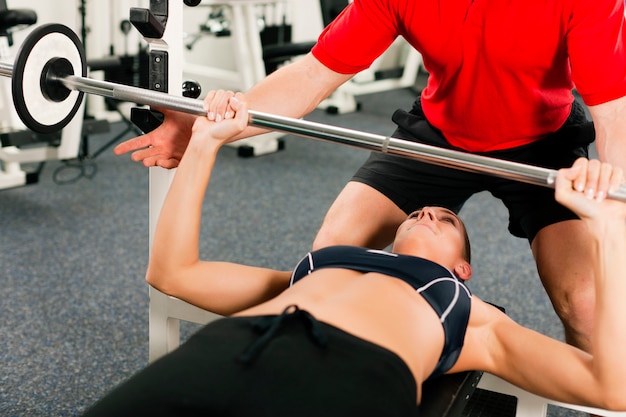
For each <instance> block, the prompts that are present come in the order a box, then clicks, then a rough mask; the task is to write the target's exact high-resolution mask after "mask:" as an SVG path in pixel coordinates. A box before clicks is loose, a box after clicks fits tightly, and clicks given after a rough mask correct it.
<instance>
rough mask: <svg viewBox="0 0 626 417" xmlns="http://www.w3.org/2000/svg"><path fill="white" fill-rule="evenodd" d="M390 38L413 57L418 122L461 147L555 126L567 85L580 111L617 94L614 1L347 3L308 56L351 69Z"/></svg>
mask: <svg viewBox="0 0 626 417" xmlns="http://www.w3.org/2000/svg"><path fill="white" fill-rule="evenodd" d="M397 36H402V37H404V38H405V39H406V40H407V41H408V42H409V43H410V44H411V45H412V46H413V47H415V48H416V49H417V50H418V51H419V52H420V53H421V54H422V58H423V61H424V67H425V68H426V70H427V71H428V73H429V78H428V84H427V86H426V88H425V89H424V90H423V92H422V106H423V109H424V113H425V114H426V116H427V118H428V120H429V121H430V122H431V123H432V124H433V125H434V126H435V127H437V128H439V129H440V130H441V131H442V132H443V134H444V135H445V137H446V138H447V140H448V141H449V142H450V143H451V144H452V145H455V146H458V147H461V148H464V149H466V150H469V151H473V152H480V151H492V150H498V149H507V148H512V147H516V146H521V145H524V144H527V143H530V142H533V141H535V140H537V139H540V138H541V137H542V136H543V135H545V134H547V133H550V132H553V131H555V130H557V129H558V128H559V127H560V126H561V125H562V124H563V122H564V121H565V119H566V118H567V116H568V114H569V112H570V109H571V103H572V101H573V95H572V89H573V88H574V86H576V89H577V91H578V92H579V93H580V94H581V96H582V98H583V100H584V101H585V103H586V104H588V105H595V104H601V103H604V102H607V101H610V100H613V99H616V98H619V97H623V96H626V31H625V27H624V0H509V1H501V0H473V1H472V0H354V1H353V3H351V4H350V5H349V6H348V7H347V8H346V9H345V10H344V11H343V13H342V14H341V15H340V16H339V17H338V18H337V19H336V20H335V21H334V22H333V23H331V24H330V25H329V26H328V27H327V28H325V29H324V31H323V32H322V34H321V35H320V37H319V41H318V43H317V45H316V46H315V47H314V49H313V54H314V55H315V57H316V58H317V59H318V60H319V61H320V62H322V63H323V64H324V65H326V66H327V67H328V68H330V69H331V70H334V71H336V72H340V73H344V74H352V73H357V72H359V71H361V70H364V69H366V68H368V67H369V66H370V65H371V63H372V62H373V61H374V60H375V59H376V58H377V57H378V56H379V55H380V54H382V53H383V52H384V51H385V49H387V48H388V47H389V45H390V44H391V43H392V42H393V40H394V39H395V38H396V37H397Z"/></svg>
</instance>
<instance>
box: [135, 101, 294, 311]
mask: <svg viewBox="0 0 626 417" xmlns="http://www.w3.org/2000/svg"><path fill="white" fill-rule="evenodd" d="M242 98H243V96H241V95H238V96H237V98H235V99H233V100H231V101H232V103H231V106H233V108H234V109H236V116H235V118H234V119H228V120H223V121H221V122H219V123H215V122H211V121H209V120H208V119H207V118H204V117H200V118H198V119H197V120H196V121H195V123H194V125H193V129H192V135H191V139H190V141H189V146H188V147H187V150H186V151H185V154H184V156H183V158H182V160H181V163H180V165H179V167H178V170H177V172H176V174H175V176H174V180H173V182H172V184H171V186H170V189H169V191H168V194H167V197H166V199H165V202H164V204H163V207H162V209H161V214H160V216H159V220H158V223H157V227H156V231H155V235H154V241H153V244H152V250H151V254H150V261H149V265H148V271H147V273H146V280H147V281H148V283H149V284H150V285H152V286H154V287H155V288H157V289H159V290H161V291H163V292H165V293H166V294H169V295H173V296H175V297H178V298H181V299H183V300H185V301H188V302H190V303H192V304H195V305H197V306H199V307H202V308H205V309H207V310H211V311H213V312H216V313H219V314H232V313H234V312H236V311H239V310H242V309H244V308H246V307H249V306H252V305H255V304H258V303H260V302H262V301H265V300H267V299H269V298H272V297H273V296H275V295H276V294H278V293H280V292H281V291H282V290H283V289H285V288H286V287H287V285H288V282H289V277H290V273H289V272H280V271H274V270H269V269H264V268H255V267H249V266H244V265H238V264H231V263H224V262H203V261H200V259H199V253H198V252H199V249H198V242H199V239H200V220H201V214H202V202H203V200H204V196H205V191H206V188H207V186H208V184H209V180H210V177H211V171H212V169H213V166H214V163H215V159H216V157H217V153H218V151H219V149H220V148H221V146H222V145H223V144H225V143H227V142H229V141H230V140H231V139H232V138H233V137H234V136H235V135H237V134H239V133H240V132H241V131H242V130H243V129H245V127H246V126H247V121H248V114H247V105H246V104H245V103H244V102H243V101H242Z"/></svg>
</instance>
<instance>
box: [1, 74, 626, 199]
mask: <svg viewBox="0 0 626 417" xmlns="http://www.w3.org/2000/svg"><path fill="white" fill-rule="evenodd" d="M0 75H2V76H8V77H11V76H12V75H13V67H12V66H11V65H10V64H5V63H0ZM51 81H55V80H51ZM56 81H58V82H60V83H62V84H63V85H64V86H65V87H66V88H68V89H69V90H76V91H81V92H84V93H87V94H95V95H99V96H103V97H108V98H112V99H115V100H120V101H128V102H134V103H138V104H143V105H147V106H152V107H155V108H162V109H168V110H174V111H179V112H184V113H189V114H193V115H197V116H206V115H207V112H206V110H205V109H204V107H203V103H202V101H201V100H197V99H192V98H188V97H181V96H174V95H170V94H167V93H163V92H159V91H153V90H147V89H144V88H139V87H133V86H127V85H122V84H117V83H112V82H108V81H101V80H95V79H90V78H87V77H81V76H76V75H65V76H59V77H58V79H57V80H56ZM248 123H249V125H251V126H256V127H261V128H266V129H269V130H275V131H280V132H284V133H291V134H295V135H299V136H304V137H307V138H313V139H318V140H322V141H326V142H333V143H339V144H342V145H348V146H352V147H355V148H359V149H364V150H369V151H374V152H380V153H387V154H391V155H396V156H401V157H404V158H409V159H414V160H417V161H421V162H426V163H429V164H433V165H439V166H444V167H449V168H454V169H459V170H463V171H469V172H474V173H481V174H487V175H491V176H497V177H500V178H505V179H509V180H514V181H520V182H524V183H529V184H533V185H538V186H543V187H548V188H554V181H555V178H556V172H557V171H556V170H554V169H549V168H543V167H537V166H532V165H527V164H522V163H518V162H512V161H505V160H501V159H497V158H491V157H486V156H481V155H475V154H471V153H466V152H461V151H456V150H451V149H444V148H439V147H436V146H431V145H425V144H422V143H416V142H412V141H409V140H405V139H398V138H393V137H389V136H384V135H378V134H373V133H368V132H362V131H359V130H354V129H347V128H342V127H337V126H332V125H327V124H322V123H317V122H312V121H307V120H302V119H295V118H290V117H284V116H278V115H273V114H269V113H263V112H259V111H255V110H250V111H249V121H248ZM608 197H609V198H612V199H616V200H621V201H626V187H625V186H621V187H620V188H619V189H618V190H616V191H614V192H611V193H610V194H609V196H608Z"/></svg>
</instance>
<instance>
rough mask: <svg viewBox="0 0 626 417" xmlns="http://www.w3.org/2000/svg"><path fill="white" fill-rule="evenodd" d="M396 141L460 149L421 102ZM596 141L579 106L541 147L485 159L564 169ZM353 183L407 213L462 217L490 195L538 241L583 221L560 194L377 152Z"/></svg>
mask: <svg viewBox="0 0 626 417" xmlns="http://www.w3.org/2000/svg"><path fill="white" fill-rule="evenodd" d="M393 121H394V122H395V123H396V124H397V125H398V129H397V130H396V131H395V133H394V134H393V137H397V138H401V139H406V140H411V141H415V142H420V143H425V144H428V145H434V146H439V147H442V148H448V149H454V150H460V151H462V149H459V148H456V147H453V146H451V145H450V144H448V142H447V141H446V140H445V138H444V137H443V135H442V134H441V131H439V130H438V129H436V128H435V127H433V126H432V125H431V124H430V123H429V122H428V121H427V120H426V117H425V116H424V113H423V112H422V109H421V105H420V100H419V98H418V99H417V100H416V102H415V104H414V105H413V109H411V111H410V112H406V111H403V110H397V111H396V112H395V113H394V115H393ZM594 140H595V131H594V127H593V123H592V122H590V121H588V120H587V118H586V116H585V112H584V109H583V107H582V106H581V105H580V104H579V103H577V102H574V106H573V107H572V112H571V114H570V116H569V118H568V119H567V120H566V122H565V123H564V124H563V126H562V127H561V128H560V129H559V130H558V131H556V132H554V133H552V134H550V135H549V136H547V137H546V138H544V139H542V140H539V141H537V142H535V143H532V144H529V145H525V146H521V147H517V148H513V149H507V150H501V151H494V152H485V153H478V154H479V155H484V156H489V157H494V158H498V159H503V160H509V161H515V162H521V163H524V164H529V165H535V166H540V167H546V168H552V169H558V168H563V167H569V166H571V165H572V164H573V163H574V161H575V160H576V159H578V158H579V157H588V149H589V145H590V144H591V143H592V142H593V141H594ZM352 180H353V181H358V182H361V183H364V184H367V185H369V186H371V187H373V188H374V189H376V190H378V191H380V192H381V193H383V194H384V195H385V196H387V197H388V198H389V199H391V200H392V201H393V202H394V203H395V204H396V205H397V206H398V207H400V208H401V209H402V210H404V211H405V212H406V213H407V214H408V213H411V212H413V211H414V210H416V209H418V208H420V207H424V206H442V207H447V208H449V209H451V210H454V211H455V212H457V213H458V212H459V211H460V210H461V208H462V207H463V204H465V202H466V201H467V199H468V198H469V197H471V196H472V195H473V194H475V193H478V192H481V191H489V192H490V193H491V194H492V195H493V196H495V197H496V198H499V199H501V200H502V202H503V203H504V205H505V206H506V207H507V209H508V210H509V231H510V232H511V233H512V234H513V235H514V236H517V237H525V238H527V239H528V240H529V241H531V242H532V240H533V239H534V237H535V235H536V234H537V232H538V231H539V230H541V229H542V228H543V227H545V226H548V225H550V224H553V223H557V222H559V221H563V220H571V219H576V218H577V216H576V215H575V214H574V213H572V212H571V211H570V210H568V209H566V208H565V207H563V206H561V205H560V204H559V203H557V202H556V201H555V199H554V191H553V190H551V189H549V188H546V187H541V186H536V185H531V184H526V183H522V182H517V181H512V180H506V179H502V178H499V177H494V176H489V175H485V174H476V173H471V172H466V171H461V170H457V169H452V168H446V167H440V166H436V165H432V164H427V163H424V162H419V161H416V160H412V159H408V158H404V157H399V156H394V155H388V154H382V153H372V154H371V155H370V157H369V159H368V160H367V161H366V162H365V163H364V164H363V166H362V167H361V168H360V169H359V170H358V171H357V172H356V174H355V175H354V177H353V178H352Z"/></svg>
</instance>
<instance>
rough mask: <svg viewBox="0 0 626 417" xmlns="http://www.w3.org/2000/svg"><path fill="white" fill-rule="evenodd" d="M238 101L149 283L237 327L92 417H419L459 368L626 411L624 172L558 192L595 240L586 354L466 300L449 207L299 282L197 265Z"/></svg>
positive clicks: (116, 394) (204, 143) (305, 262)
mask: <svg viewBox="0 0 626 417" xmlns="http://www.w3.org/2000/svg"><path fill="white" fill-rule="evenodd" d="M242 100H243V97H242V96H241V95H237V96H236V98H235V99H233V101H232V106H233V108H235V109H236V110H237V115H236V118H235V119H230V120H225V121H221V122H219V123H213V122H209V120H208V119H206V118H198V119H197V121H196V123H195V125H194V128H193V135H192V138H191V141H190V143H189V146H188V148H187V151H186V152H185V155H184V157H183V159H182V162H181V164H180V166H179V167H178V171H177V172H176V175H175V178H174V181H173V183H172V185H171V188H170V190H169V193H168V195H167V199H166V201H165V204H164V206H163V208H162V211H161V215H160V219H159V222H158V226H157V229H156V234H155V237H154V242H153V248H152V253H151V256H150V265H149V267H148V272H147V281H148V282H149V283H150V284H151V285H153V286H154V287H156V288H158V289H159V290H161V291H163V292H165V293H167V294H170V295H173V296H175V297H178V298H181V299H183V300H185V301H188V302H190V303H192V304H195V305H197V306H200V307H202V308H205V309H207V310H210V311H213V312H216V313H219V314H223V315H225V316H229V317H228V318H224V319H220V320H217V321H215V322H213V323H211V324H209V325H207V326H206V327H204V328H203V329H202V330H200V331H199V332H198V333H197V334H195V335H194V336H192V337H191V338H190V339H189V340H188V341H187V342H186V343H184V344H183V345H182V346H181V347H180V348H178V349H177V350H176V351H174V352H172V353H170V354H169V355H166V356H165V357H164V358H161V359H160V360H158V361H156V362H155V363H153V364H151V365H149V366H148V367H147V368H146V369H144V370H143V371H141V372H139V373H138V374H137V375H135V376H134V377H132V378H131V379H130V380H129V381H127V382H126V383H124V384H122V385H121V386H119V387H118V388H117V389H115V390H113V391H112V392H111V393H110V394H109V395H107V396H106V397H105V398H104V399H102V400H101V401H99V402H98V403H97V404H96V405H95V406H94V407H93V408H92V409H91V410H89V411H88V412H87V414H86V415H87V416H118V417H119V416H137V415H149V416H162V415H176V416H191V415H207V416H218V415H228V416H256V417H258V416H294V417H296V416H297V417H303V416H316V417H318V416H342V417H345V416H377V417H381V416H385V417H389V416H413V415H416V410H417V404H418V403H419V402H420V397H421V384H422V382H423V381H425V380H426V379H428V378H430V377H433V376H436V375H440V374H442V373H453V372H460V371H465V370H484V371H487V372H490V373H492V374H495V375H497V376H499V377H501V378H503V379H505V380H507V381H510V382H511V383H513V384H515V385H518V386H520V387H521V388H523V389H525V390H528V391H531V392H533V393H536V394H538V395H541V396H544V397H548V398H552V399H554V400H558V401H563V402H568V403H576V404H581V405H586V406H593V407H600V408H606V409H620V410H626V393H625V391H624V387H626V361H623V360H621V359H620V358H623V357H624V356H625V355H626V304H625V303H624V300H626V279H624V278H623V274H624V272H623V271H626V257H625V256H624V254H626V221H625V219H626V204H624V203H621V202H617V201H611V200H606V199H604V196H606V193H607V192H608V191H610V190H614V189H616V188H617V187H618V186H619V185H620V183H621V181H622V173H621V170H619V169H617V168H612V167H611V166H610V165H607V164H600V163H599V162H597V161H587V160H586V159H580V160H578V161H577V162H576V163H575V164H574V166H573V167H572V168H569V169H562V170H560V171H559V173H558V178H557V183H556V198H557V200H558V201H559V202H561V203H562V204H564V205H565V206H567V207H569V208H571V209H572V210H574V211H575V212H576V213H577V214H578V215H579V216H580V217H581V218H582V219H583V221H584V222H585V223H586V224H587V225H588V227H589V228H590V229H591V232H592V235H593V237H594V239H595V253H594V256H595V258H596V274H595V275H596V277H597V282H596V297H597V303H596V304H597V306H598V308H597V311H596V315H595V320H596V321H595V334H594V338H593V349H592V352H593V356H592V355H590V354H587V353H585V352H583V351H581V350H578V349H576V348H574V347H572V346H569V345H566V344H564V343H561V342H559V341H557V340H553V339H551V338H548V337H546V336H544V335H541V334H539V333H537V332H534V331H532V330H529V329H527V328H524V327H522V326H520V325H518V324H516V323H514V322H513V321H512V320H511V319H510V318H509V317H507V316H506V315H505V314H503V313H502V312H501V311H500V310H498V309H497V308H494V307H492V306H491V305H489V304H487V303H485V302H483V301H481V300H480V299H478V298H477V297H476V296H472V295H471V293H470V291H469V290H468V288H467V287H466V286H465V285H464V281H465V280H467V279H469V278H470V276H471V267H470V255H469V252H470V248H469V241H468V238H467V234H466V230H465V227H464V225H463V223H462V222H461V220H460V219H459V218H458V217H457V216H456V215H455V214H454V213H452V212H451V211H449V210H447V209H444V208H440V207H424V208H423V209H421V210H419V211H417V212H415V213H413V214H411V215H410V216H409V217H408V218H407V220H406V221H405V222H404V223H403V224H402V225H401V226H400V227H399V229H398V231H397V235H396V238H395V241H394V245H393V250H392V252H382V251H377V250H367V249H363V248H355V247H345V246H341V247H329V248H325V249H322V250H319V251H316V252H312V253H309V254H307V255H306V256H305V257H304V258H303V259H302V260H301V261H300V262H299V263H298V265H297V266H296V268H295V270H294V271H293V272H291V271H276V270H271V269H266V268H257V267H252V266H244V265H239V264H233V263H225V262H208V261H200V260H199V259H198V240H199V230H200V218H201V207H202V202H203V199H204V195H205V191H206V187H207V185H208V182H209V177H210V175H211V170H212V168H213V165H214V162H215V158H216V155H217V152H218V150H219V149H220V148H221V146H222V145H223V144H225V143H227V142H228V141H229V138H231V137H233V136H235V135H236V134H237V133H238V132H240V131H241V130H242V129H244V127H245V126H246V124H247V106H246V104H245V103H244V102H243V101H242ZM586 190H591V191H592V192H593V197H591V196H588V195H586V194H587V193H585V191H586ZM573 261H575V260H573Z"/></svg>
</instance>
